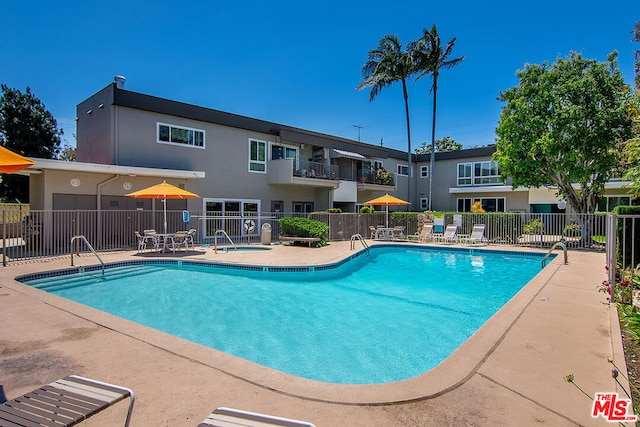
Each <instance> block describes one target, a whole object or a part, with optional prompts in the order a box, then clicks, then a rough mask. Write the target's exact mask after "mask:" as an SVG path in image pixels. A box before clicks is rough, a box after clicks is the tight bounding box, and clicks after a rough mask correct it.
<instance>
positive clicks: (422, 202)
mask: <svg viewBox="0 0 640 427" xmlns="http://www.w3.org/2000/svg"><path fill="white" fill-rule="evenodd" d="M420 209H422V210H427V209H429V199H427V198H426V197H422V198H420Z"/></svg>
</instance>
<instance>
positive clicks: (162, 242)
mask: <svg viewBox="0 0 640 427" xmlns="http://www.w3.org/2000/svg"><path fill="white" fill-rule="evenodd" d="M175 235H176V233H156V234H154V236H156V237H157V238H158V250H160V246H162V253H165V251H166V249H167V244H170V243H172V242H173V237H174V236H175Z"/></svg>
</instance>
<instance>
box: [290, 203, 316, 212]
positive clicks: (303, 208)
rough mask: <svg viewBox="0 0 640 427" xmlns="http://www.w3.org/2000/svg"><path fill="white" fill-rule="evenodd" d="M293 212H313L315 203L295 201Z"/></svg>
mask: <svg viewBox="0 0 640 427" xmlns="http://www.w3.org/2000/svg"><path fill="white" fill-rule="evenodd" d="M293 212H294V213H303V214H309V213H311V212H313V203H311V202H293Z"/></svg>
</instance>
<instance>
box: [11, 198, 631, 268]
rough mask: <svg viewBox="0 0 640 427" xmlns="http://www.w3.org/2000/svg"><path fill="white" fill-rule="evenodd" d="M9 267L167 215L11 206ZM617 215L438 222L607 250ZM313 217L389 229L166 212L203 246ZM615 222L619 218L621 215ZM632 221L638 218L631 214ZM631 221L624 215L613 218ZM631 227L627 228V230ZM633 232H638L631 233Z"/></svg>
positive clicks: (485, 216) (371, 219)
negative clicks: (218, 236)
mask: <svg viewBox="0 0 640 427" xmlns="http://www.w3.org/2000/svg"><path fill="white" fill-rule="evenodd" d="M0 214H1V215H0V216H1V220H2V227H1V228H0V233H1V240H0V244H1V245H2V257H3V265H7V264H8V263H11V262H14V261H21V260H33V259H38V258H48V257H56V256H68V255H69V254H70V253H71V251H72V250H73V251H75V252H77V253H80V252H86V251H87V248H86V247H81V245H80V244H79V243H78V242H75V243H74V244H72V243H71V240H72V237H73V236H77V235H83V236H85V237H86V239H87V241H88V242H89V243H90V244H91V245H92V246H93V247H94V248H95V250H96V251H98V252H106V251H129V250H135V249H137V245H138V242H137V238H136V235H135V232H136V231H139V232H142V231H143V230H146V229H156V230H158V231H159V232H161V231H160V230H163V228H164V214H163V212H162V211H149V210H103V211H96V210H72V211H67V210H46V211H45V210H28V209H24V208H21V207H15V208H5V209H2V211H1V212H0ZM608 216H612V214H610V215H607V214H553V213H447V214H441V215H439V216H438V215H437V214H436V216H435V218H434V224H435V227H434V231H435V232H438V231H442V230H443V229H444V227H445V226H446V225H448V224H456V225H457V226H458V230H457V234H459V235H460V234H466V235H469V234H471V231H472V229H473V226H474V225H475V224H485V235H484V237H486V238H487V239H488V241H489V243H490V244H492V245H519V246H529V247H537V248H551V246H552V245H553V244H554V243H556V242H559V241H562V242H564V243H565V245H566V246H567V248H569V249H570V250H573V249H586V250H602V251H604V250H605V244H606V243H607V242H608V240H609V238H610V237H611V233H612V232H614V231H612V230H615V229H616V227H615V226H614V227H613V228H612V229H609V227H608V223H607V218H608ZM285 217H309V218H311V219H315V220H317V221H321V222H324V223H325V224H327V225H328V227H329V240H330V241H348V240H349V239H350V238H351V236H353V235H355V234H360V235H362V236H364V237H365V238H368V237H369V236H370V231H369V227H370V226H373V227H377V226H379V225H381V224H385V220H386V213H385V212H384V211H376V212H374V213H328V212H313V213H298V212H286V213H285V212H249V211H244V212H228V211H224V212H219V211H206V212H195V211H190V212H189V215H188V221H189V222H185V218H187V216H186V215H184V211H183V210H169V211H167V230H168V232H171V233H173V232H177V231H182V230H185V231H187V230H189V229H195V230H196V233H195V236H194V243H195V245H196V246H201V245H209V246H210V245H211V244H212V243H213V241H214V236H215V234H216V231H217V230H224V231H225V232H226V234H227V235H229V236H230V238H231V239H232V240H233V242H234V243H235V244H236V245H238V244H260V243H261V231H262V226H263V225H264V224H269V225H270V226H271V239H272V241H273V242H274V243H277V242H278V236H279V235H280V234H281V229H280V221H279V220H280V218H285ZM614 218H615V216H614ZM629 218H636V219H637V218H638V217H637V216H635V217H633V216H630V217H629ZM618 220H620V221H623V220H624V221H627V220H629V221H631V219H627V217H624V218H622V217H620V218H619V219H614V220H613V221H618ZM395 226H401V227H404V237H405V238H406V236H407V235H412V234H415V233H417V232H418V215H397V216H394V215H390V217H389V227H395ZM625 230H626V228H625ZM627 233H631V231H627ZM623 244H624V247H625V248H626V249H625V250H630V251H632V252H633V253H634V254H635V253H638V252H637V248H636V247H635V246H632V247H631V246H630V245H633V244H634V243H633V242H632V241H630V240H629V239H628V238H626V240H623ZM205 247H206V246H205Z"/></svg>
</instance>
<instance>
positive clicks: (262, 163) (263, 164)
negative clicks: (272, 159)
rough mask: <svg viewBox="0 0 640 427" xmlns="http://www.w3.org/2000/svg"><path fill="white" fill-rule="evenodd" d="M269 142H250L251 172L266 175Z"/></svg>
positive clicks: (253, 140) (251, 140)
mask: <svg viewBox="0 0 640 427" xmlns="http://www.w3.org/2000/svg"><path fill="white" fill-rule="evenodd" d="M266 153H267V142H266V141H259V140H257V139H250V140H249V172H260V173H265V172H266V171H267V156H266Z"/></svg>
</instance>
